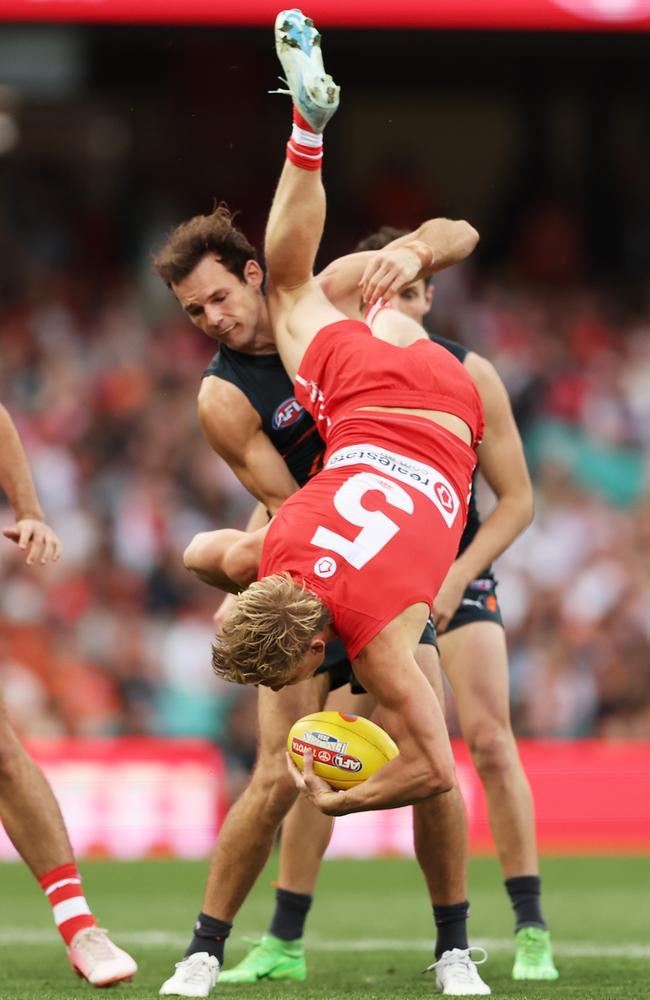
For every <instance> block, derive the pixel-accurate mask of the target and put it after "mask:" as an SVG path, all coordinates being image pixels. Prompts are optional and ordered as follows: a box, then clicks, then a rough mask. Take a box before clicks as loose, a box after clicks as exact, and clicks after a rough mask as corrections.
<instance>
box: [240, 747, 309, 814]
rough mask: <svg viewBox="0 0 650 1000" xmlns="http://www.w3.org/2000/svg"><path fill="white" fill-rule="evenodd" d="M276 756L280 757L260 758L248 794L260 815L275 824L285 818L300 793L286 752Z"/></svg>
mask: <svg viewBox="0 0 650 1000" xmlns="http://www.w3.org/2000/svg"><path fill="white" fill-rule="evenodd" d="M276 757H277V758H278V759H277V760H275V759H274V760H272V761H269V760H265V759H264V758H260V760H259V761H258V763H257V765H256V767H255V770H254V771H253V774H252V777H251V780H250V785H249V787H248V794H249V795H250V796H251V798H252V799H253V800H254V802H255V803H256V807H257V809H258V810H259V815H260V816H263V817H264V818H265V819H267V820H269V821H270V822H272V823H275V824H277V823H279V822H281V820H283V819H284V817H285V816H286V814H287V813H288V812H289V810H290V809H291V806H292V805H293V803H294V802H295V801H296V796H297V794H298V789H297V788H296V786H295V784H294V782H293V780H292V778H291V775H290V774H289V771H288V769H287V764H286V760H285V757H284V754H277V755H276Z"/></svg>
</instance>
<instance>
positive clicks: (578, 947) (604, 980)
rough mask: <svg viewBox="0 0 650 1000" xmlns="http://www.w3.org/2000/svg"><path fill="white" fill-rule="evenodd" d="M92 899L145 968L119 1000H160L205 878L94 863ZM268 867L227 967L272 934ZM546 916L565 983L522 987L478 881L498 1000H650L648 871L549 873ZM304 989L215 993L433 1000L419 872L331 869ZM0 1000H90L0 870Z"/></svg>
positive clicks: (22, 882)
mask: <svg viewBox="0 0 650 1000" xmlns="http://www.w3.org/2000/svg"><path fill="white" fill-rule="evenodd" d="M83 871H84V874H85V882H86V890H87V895H88V897H89V899H90V900H91V902H92V905H93V906H94V908H95V910H96V913H97V915H98V917H99V918H100V920H101V922H102V924H103V925H104V926H107V927H109V928H110V930H111V932H112V934H113V937H114V938H115V939H116V941H117V943H119V944H122V945H123V946H124V947H126V948H128V949H129V950H130V951H131V952H132V953H133V955H134V956H135V957H136V959H137V960H138V962H139V964H140V972H139V974H138V976H137V978H136V980H135V981H134V982H133V983H132V984H131V985H128V986H121V987H117V988H116V989H115V990H114V991H113V994H112V996H113V997H116V995H119V996H122V997H124V1000H145V998H147V1000H154V998H155V997H157V995H158V988H159V986H160V983H161V982H162V980H163V979H165V978H166V977H167V976H168V975H169V974H170V973H171V971H172V968H173V963H174V961H178V959H179V958H180V957H181V956H182V952H183V950H184V947H185V945H186V943H187V941H188V940H189V936H190V931H191V927H192V923H193V920H194V918H195V915H196V913H197V911H198V909H199V904H200V900H201V893H202V888H203V882H204V878H205V872H206V866H205V865H204V864H198V863H183V862H171V861H151V862H144V863H123V864H119V863H114V862H87V863H85V864H84V865H83ZM274 873H275V864H273V865H272V866H271V867H270V868H269V871H268V873H265V875H264V876H263V878H262V879H261V880H260V882H259V885H258V887H257V888H256V890H255V891H254V893H253V895H252V896H251V898H250V900H249V901H248V903H247V905H246V907H245V909H244V910H243V911H242V913H241V915H240V918H239V919H238V921H237V924H236V926H235V929H234V932H233V936H232V938H231V944H230V945H229V948H228V952H227V959H228V960H229V961H230V963H231V964H232V963H233V962H235V961H237V959H238V958H239V957H240V956H241V955H242V954H243V953H244V949H245V947H246V946H245V944H244V943H243V941H242V938H243V936H244V935H246V934H256V933H259V932H261V931H263V930H264V928H265V926H266V923H267V919H268V916H269V912H270V908H271V901H272V890H271V887H270V882H271V879H272V878H273V876H274ZM542 874H543V878H544V887H545V909H546V914H547V918H548V920H549V923H550V924H551V929H552V932H553V937H554V941H555V945H556V955H557V961H558V966H559V968H560V972H561V979H560V980H559V981H558V982H557V983H539V984H537V983H531V984H522V983H514V982H513V981H512V980H511V979H510V967H511V962H512V936H511V935H512V918H511V914H510V909H509V906H508V903H507V900H506V896H505V892H504V891H503V889H502V887H501V877H500V871H499V868H498V866H497V864H496V862H495V861H493V860H490V859H480V860H475V861H474V862H473V863H472V867H471V874H470V878H471V881H470V885H471V896H472V917H471V920H470V930H471V934H472V940H473V942H474V943H476V944H478V943H482V944H484V945H485V947H486V948H487V949H488V951H489V956H490V957H489V961H488V962H487V964H486V965H484V966H483V972H484V978H485V979H486V981H487V982H489V983H490V985H491V986H492V992H493V996H494V997H495V998H497V1000H498V998H500V997H509V998H512V1000H542V998H554V1000H615V998H621V1000H623V998H624V1000H641V998H644V1000H647V998H648V997H650V941H649V934H648V931H649V930H650V919H649V918H648V912H649V909H648V886H649V885H650V857H649V858H620V859H616V858H562V859H546V861H545V862H544V866H543V872H542ZM308 931H309V934H308V939H307V943H308V945H309V976H308V980H307V982H306V983H292V984H284V983H262V984H260V985H256V986H246V987H241V986H240V987H234V986H223V987H221V988H219V986H217V989H216V991H215V992H216V993H220V994H222V995H223V996H224V997H230V998H233V1000H234V997H236V996H237V997H239V996H243V997H245V998H246V1000H260V998H265V1000H280V998H282V1000H284V998H285V997H286V998H295V1000H298V998H300V1000H420V998H422V997H429V996H432V995H435V983H434V979H433V977H431V976H430V975H429V976H424V975H422V974H421V970H422V969H423V968H424V967H425V965H427V964H428V963H429V962H430V961H432V960H433V959H432V949H431V937H430V935H431V931H432V920H431V915H430V909H429V906H428V903H427V900H426V896H425V893H424V891H423V888H422V885H421V882H420V878H419V874H418V871H417V868H416V866H415V863H411V862H409V861H402V860H387V861H379V862H378V861H372V862H356V861H349V862H346V861H330V862H327V863H326V864H325V866H324V868H323V872H322V875H321V882H320V885H319V891H318V896H317V901H316V903H315V905H314V908H313V911H312V914H311V918H310V921H309V926H308ZM0 949H1V951H0V954H1V960H0V998H1V1000H9V998H11V1000H63V998H83V997H84V996H86V997H87V996H89V995H90V994H91V993H92V989H91V988H90V987H89V986H88V985H87V983H84V982H82V981H81V980H78V979H77V978H76V977H74V976H73V975H72V973H71V972H70V970H69V967H68V965H67V962H66V960H65V957H64V955H63V951H62V945H61V943H60V941H59V938H58V936H57V935H56V934H55V932H54V930H53V927H52V921H51V914H50V912H49V907H48V906H47V905H46V903H45V901H44V899H43V898H42V895H41V893H40V890H39V889H38V886H37V885H36V883H35V882H34V881H33V880H32V878H31V876H30V875H29V873H28V872H27V870H26V869H25V867H24V866H23V865H17V864H16V865H0Z"/></svg>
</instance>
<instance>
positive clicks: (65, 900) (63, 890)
mask: <svg viewBox="0 0 650 1000" xmlns="http://www.w3.org/2000/svg"><path fill="white" fill-rule="evenodd" d="M38 881H39V882H40V884H41V889H42V890H43V892H44V893H45V895H46V896H47V898H48V899H49V901H50V905H51V907H52V913H53V915H54V923H55V924H56V926H57V928H58V930H59V933H60V934H61V937H62V938H63V940H64V941H65V943H66V945H67V946H68V947H69V946H70V942H71V941H72V939H73V937H74V936H75V934H77V933H78V932H79V931H81V930H84V928H85V927H96V926H97V921H96V920H95V918H94V917H93V915H92V913H91V912H90V907H89V906H88V903H87V902H86V897H85V896H84V894H83V889H82V888H81V875H80V874H79V870H78V869H77V866H76V865H75V864H74V862H70V863H69V864H66V865H59V867H58V868H53V869H52V871H51V872H46V873H45V875H41V877H40V878H39V880H38Z"/></svg>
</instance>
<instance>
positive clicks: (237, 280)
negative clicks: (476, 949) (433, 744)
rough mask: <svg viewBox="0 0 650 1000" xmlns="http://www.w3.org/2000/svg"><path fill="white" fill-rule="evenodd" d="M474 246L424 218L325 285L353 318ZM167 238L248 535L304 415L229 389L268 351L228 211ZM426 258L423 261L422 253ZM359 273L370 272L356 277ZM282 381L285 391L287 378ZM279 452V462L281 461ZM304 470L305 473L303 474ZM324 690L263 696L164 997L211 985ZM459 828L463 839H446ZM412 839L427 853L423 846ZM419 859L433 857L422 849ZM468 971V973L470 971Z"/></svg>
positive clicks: (263, 315) (251, 276)
mask: <svg viewBox="0 0 650 1000" xmlns="http://www.w3.org/2000/svg"><path fill="white" fill-rule="evenodd" d="M476 238H477V237H476V233H475V232H474V230H473V229H472V227H470V226H468V225H467V224H466V223H452V222H449V221H448V220H433V221H432V222H431V223H428V224H425V226H423V227H421V228H420V230H418V231H417V232H416V233H413V234H410V237H409V239H404V240H399V241H397V244H396V245H395V246H394V247H393V248H391V250H390V251H388V252H386V253H380V254H376V255H368V254H366V255H360V256H357V257H356V258H353V259H352V260H349V259H348V260H347V261H346V263H345V264H344V265H340V264H335V265H332V266H331V267H330V268H328V269H326V271H325V272H324V275H323V276H322V282H323V284H324V286H325V287H326V291H327V294H328V296H329V297H330V298H331V299H332V300H333V301H339V296H342V295H348V297H349V298H351V299H352V298H354V302H353V303H352V306H351V308H350V312H351V313H352V314H356V315H358V307H359V302H358V299H359V290H358V284H359V280H360V279H361V280H362V285H363V288H362V290H363V291H365V292H366V296H367V297H368V298H371V297H372V296H373V294H375V293H377V292H379V291H386V290H387V289H389V286H390V284H391V283H393V282H394V283H395V284H396V285H397V286H399V285H401V284H403V283H404V282H405V281H406V280H408V279H409V276H410V277H413V276H414V275H415V273H419V271H420V266H421V260H420V259H419V254H420V253H421V244H422V242H424V243H427V242H428V244H429V247H431V248H432V249H433V255H434V260H433V261H432V266H431V268H430V273H432V272H433V271H435V270H437V269H439V268H440V267H441V266H445V265H446V264H450V263H453V262H454V261H455V260H458V259H462V257H464V256H466V254H467V253H468V252H469V251H470V250H471V249H472V247H473V246H474V244H475V242H476ZM172 242H173V247H170V245H169V244H168V246H167V247H166V248H164V249H163V251H162V252H161V254H160V255H159V256H158V258H157V261H156V263H157V267H158V271H159V273H160V274H161V276H162V277H163V279H164V280H165V281H166V282H167V283H168V284H169V285H170V286H172V287H173V289H174V291H175V292H176V294H177V297H178V298H179V300H180V302H181V304H182V305H183V307H184V309H185V311H186V313H187V314H188V315H189V317H190V318H191V319H192V321H193V322H194V323H195V324H196V325H197V326H198V327H199V328H200V329H202V330H203V331H204V332H205V333H206V334H207V335H208V336H211V337H213V338H214V339H215V340H217V341H219V342H220V343H221V344H223V345H225V347H226V351H225V352H224V354H223V355H222V361H223V362H228V365H227V366H226V365H223V366H222V367H219V365H218V366H217V368H216V369H214V370H211V369H212V366H211V369H208V374H207V375H206V378H205V379H204V382H203V385H202V387H201V392H200V395H199V416H200V420H201V424H202V427H203V430H204V432H205V433H206V436H207V438H208V440H209V441H210V443H211V444H212V445H213V447H214V448H215V450H217V451H218V452H219V453H220V454H221V455H223V457H224V458H226V460H227V461H228V462H229V464H230V465H231V466H232V468H233V469H234V470H235V472H236V473H237V474H238V475H239V476H240V478H241V480H242V482H243V483H244V484H245V485H246V486H247V487H248V488H249V490H250V491H251V493H253V495H254V496H256V497H257V498H258V499H259V500H260V501H261V504H260V507H258V508H257V510H256V512H255V515H254V519H253V521H252V524H251V527H253V526H254V525H255V524H256V523H257V524H261V523H263V522H265V521H266V520H267V517H268V512H271V513H273V512H274V511H275V510H277V509H278V507H279V506H280V504H281V503H282V501H283V500H284V499H285V498H286V497H287V496H289V495H291V493H293V492H294V491H295V489H296V487H297V485H298V483H297V478H296V472H297V465H296V456H297V454H298V450H299V448H300V441H301V440H302V442H303V443H304V441H305V440H306V438H305V437H304V436H303V432H300V433H298V431H299V429H300V428H299V426H298V425H299V424H302V425H303V426H304V428H305V431H304V434H307V435H308V433H309V425H308V423H306V421H308V418H307V417H297V416H296V410H295V407H294V406H293V403H292V402H291V395H290V394H292V389H291V388H289V393H290V394H287V395H285V394H284V391H283V392H282V393H280V394H279V395H278V397H277V398H275V399H274V400H273V401H272V404H271V405H270V408H269V410H268V411H267V412H266V414H265V413H264V410H265V401H260V400H259V399H258V400H256V401H253V399H252V392H251V394H247V393H245V392H244V391H242V386H241V384H239V382H238V379H239V378H241V374H242V371H243V369H244V368H245V367H246V363H245V356H248V357H251V356H252V357H255V358H258V359H262V360H263V361H267V360H268V359H269V357H270V356H271V355H273V354H274V351H275V348H274V342H273V336H272V331H271V327H270V321H269V316H268V311H267V308H266V303H265V300H264V297H263V294H262V277H263V276H262V271H261V268H260V267H259V265H258V264H257V262H256V259H255V252H254V250H253V248H252V247H251V246H250V244H248V243H247V242H246V241H245V238H244V237H242V236H241V234H239V233H237V231H236V230H234V228H233V227H232V224H231V220H230V217H229V215H228V213H227V212H226V210H225V209H223V208H220V209H218V210H217V211H216V212H215V213H213V215H212V216H211V217H208V218H205V217H198V218H197V219H194V220H191V221H190V222H189V223H187V224H185V226H183V227H181V228H180V229H179V230H177V231H176V233H175V234H173V235H172ZM414 247H415V249H414ZM192 248H194V249H192ZM170 249H173V253H170V252H169V251H170ZM425 250H426V247H425ZM425 256H426V254H425ZM428 257H429V260H431V254H430V253H429V254H428ZM414 262H415V267H414ZM353 265H356V267H357V270H358V273H357V275H356V277H355V278H354V279H352V280H351V279H350V275H349V269H350V267H351V266H353ZM366 266H367V267H368V270H366V273H365V275H364V269H365V268H366ZM343 272H345V273H343ZM346 311H348V310H347V309H346ZM270 367H272V366H271V365H270ZM249 371H250V369H249ZM224 376H225V377H224ZM287 383H288V385H289V387H290V386H291V383H290V382H289V381H288V379H287ZM262 384H264V383H262ZM259 385H260V383H258V385H257V389H258V390H259ZM278 408H279V409H278ZM265 420H266V423H265ZM289 433H293V434H294V439H293V441H292V442H289V443H287V436H288V434H289ZM283 455H284V457H285V459H286V461H283V460H282V456H283ZM292 467H293V468H292ZM294 470H296V471H294ZM309 471H311V469H308V470H307V474H309ZM313 471H315V468H314V470H313ZM292 473H293V474H292ZM303 474H304V467H303ZM186 563H187V564H188V566H189V567H190V568H192V569H193V570H194V572H196V573H197V574H198V575H200V576H202V577H203V578H207V577H209V572H210V552H209V537H208V536H199V537H197V538H196V539H195V540H194V541H193V542H192V544H191V545H190V546H189V547H188V550H187V553H186ZM204 574H205V576H204ZM429 649H430V650H431V647H429ZM424 652H426V651H424ZM432 652H433V651H432ZM422 653H423V650H422V647H421V648H420V654H421V655H422ZM328 687H329V677H328V676H327V675H321V676H320V677H318V678H315V679H314V680H313V681H310V682H308V683H306V684H301V685H298V686H297V687H295V688H287V689H286V690H283V691H281V692H277V693H272V692H269V691H268V690H263V691H260V709H259V712H260V729H261V743H260V754H259V758H258V764H257V767H256V771H255V773H254V775H253V778H252V780H251V783H250V785H249V787H248V789H247V790H246V792H245V793H244V795H243V796H242V797H241V799H240V800H239V801H238V802H237V803H236V805H235V806H234V808H233V810H231V813H230V815H229V817H228V820H227V822H226V826H225V827H224V829H223V830H222V832H221V835H220V838H219V842H218V844H217V847H216V850H215V854H214V857H213V862H212V868H211V873H210V877H209V879H208V886H207V888H206V894H205V897H204V905H203V912H202V913H201V914H200V915H199V920H198V922H197V927H196V931H195V937H194V940H193V941H192V943H191V945H190V948H189V949H188V952H187V955H188V958H187V959H186V960H185V962H182V963H179V968H178V969H177V973H176V974H175V975H174V976H173V977H172V979H170V980H168V981H167V982H166V983H165V984H164V986H163V989H162V992H163V993H165V994H180V995H207V993H208V992H209V990H210V989H211V987H212V985H213V983H214V981H215V979H216V971H217V968H218V967H217V963H216V962H214V960H213V961H212V962H211V961H210V959H211V958H212V956H217V957H219V958H220V957H221V956H222V954H223V939H224V938H225V937H226V936H227V935H228V933H229V930H230V926H231V920H232V917H233V916H234V914H235V913H236V912H237V910H238V908H239V906H240V905H241V902H242V901H243V899H244V898H245V896H246V894H247V892H248V890H249V888H250V885H251V884H252V883H253V881H254V880H255V878H256V876H257V873H258V871H259V870H260V868H261V866H262V864H263V862H264V860H265V858H266V857H267V855H268V852H269V850H270V847H271V845H272V843H273V839H274V835H275V830H276V827H277V823H278V821H279V819H281V818H282V816H283V815H284V814H286V811H287V809H288V808H289V806H290V804H291V802H292V801H293V798H294V797H295V789H294V788H292V787H290V786H289V785H288V784H287V775H286V771H285V770H284V761H283V754H282V749H283V745H284V738H285V734H286V730H287V729H288V725H289V724H290V722H292V721H293V720H295V718H297V717H299V716H300V715H304V714H306V713H307V712H308V711H311V710H313V709H314V708H315V707H321V706H322V704H323V699H324V696H325V695H326V693H327V690H328ZM456 791H457V790H456ZM440 798H441V799H447V800H448V801H447V803H445V805H446V806H448V807H449V815H448V817H447V821H446V822H445V823H441V825H440V830H439V837H438V840H437V843H438V845H439V856H440V858H442V857H443V856H444V858H445V860H444V861H442V860H440V861H438V852H436V859H435V861H436V863H437V864H438V868H439V869H440V871H439V872H437V873H436V880H438V876H439V884H438V885H437V886H436V887H435V890H434V897H433V898H434V899H436V898H437V899H438V900H439V902H438V903H437V904H436V906H437V909H438V910H439V912H440V913H441V915H442V917H444V918H446V919H445V920H441V927H440V929H439V945H440V946H442V948H443V951H449V952H455V951H458V952H462V959H463V963H465V964H466V959H467V957H468V956H467V955H466V948H465V951H464V950H463V948H464V947H465V945H466V941H465V942H464V937H463V936H464V934H465V920H466V916H467V905H466V903H465V902H464V899H465V868H464V837H465V835H464V817H463V811H462V803H460V802H459V801H458V796H457V795H456V797H455V798H453V797H452V795H451V793H450V794H449V795H445V796H440ZM442 806H443V803H442V802H441V808H442ZM443 827H444V829H443ZM458 828H459V829H460V833H455V832H452V830H457V829H458ZM420 836H421V840H422V842H423V845H422V851H423V852H424V850H425V848H426V847H427V845H429V844H430V843H431V838H430V837H428V836H424V835H423V834H421V835H420ZM428 853H429V854H431V852H430V850H429V851H428ZM441 886H442V889H441ZM456 900H458V901H459V902H456ZM460 911H462V912H460ZM443 924H444V926H443ZM463 942H464V943H463ZM456 944H458V946H459V947H458V948H457V947H456ZM445 945H446V946H445ZM193 959H196V960H197V961H196V962H194V961H193ZM457 964H458V962H452V963H450V965H457ZM451 971H453V970H451ZM469 971H473V972H474V973H475V970H474V969H473V966H472V969H471V970H469ZM479 982H480V980H479ZM474 983H475V980H474ZM466 985H467V984H466ZM480 985H481V987H482V990H480V991H481V992H486V991H487V990H486V988H485V984H482V983H481V984H480ZM198 990H201V992H197V991H198ZM466 992H467V990H466ZM472 992H477V990H476V989H473V990H472Z"/></svg>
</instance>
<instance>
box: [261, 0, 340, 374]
mask: <svg viewBox="0 0 650 1000" xmlns="http://www.w3.org/2000/svg"><path fill="white" fill-rule="evenodd" d="M276 50H277V52H278V56H279V58H280V61H281V63H282V66H283V68H284V71H285V73H286V76H287V83H288V85H289V92H290V94H291V97H292V99H293V105H294V106H293V127H292V132H291V137H290V139H289V141H288V143H287V151H286V153H287V158H286V161H285V164H284V168H283V170H282V174H281V176H280V180H279V182H278V186H277V189H276V191H275V195H274V198H273V204H272V206H271V210H270V213H269V219H268V223H267V228H266V235H265V241H264V252H265V257H266V264H267V268H268V301H269V309H270V314H271V319H272V322H273V329H274V334H275V338H276V342H277V345H278V350H279V352H280V355H281V357H282V361H283V364H284V367H285V368H286V370H287V373H288V374H289V376H290V378H294V377H295V374H296V371H297V370H298V366H299V364H300V361H301V359H302V354H303V352H304V350H305V347H306V346H307V344H308V343H309V342H310V340H311V339H312V337H313V336H314V335H315V334H316V333H317V332H318V330H319V329H321V327H323V326H326V325H327V324H328V323H332V322H336V321H337V320H339V319H344V318H345V317H344V314H343V313H341V312H339V311H338V310H337V309H335V308H334V306H332V304H331V303H330V302H329V300H328V299H327V298H326V297H325V295H324V294H323V292H322V291H321V289H320V288H319V287H318V285H317V284H316V283H315V282H314V280H313V268H314V262H315V259H316V253H317V251H318V247H319V244H320V240H321V237H322V234H323V227H324V225H325V213H326V200H325V190H324V188H323V183H322V178H321V166H322V160H323V137H322V129H323V128H324V126H325V124H326V122H327V120H328V119H329V118H330V117H331V115H332V114H333V113H334V111H335V110H336V108H337V106H338V87H337V86H336V85H335V84H334V83H333V81H332V79H331V77H329V76H327V74H325V73H324V70H323V64H322V56H321V50H320V36H319V35H318V33H317V32H316V30H315V29H314V27H313V24H312V22H311V21H310V20H309V19H308V18H305V17H304V15H303V14H302V13H301V12H300V11H297V10H291V11H283V12H282V13H281V14H279V15H278V18H277V21H276ZM314 95H315V96H316V97H317V98H318V102H320V104H319V108H320V110H319V112H318V114H317V113H316V111H315V104H314V100H315V98H314ZM318 102H316V103H318ZM298 304H299V308H298V309H297V308H296V306H298Z"/></svg>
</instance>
